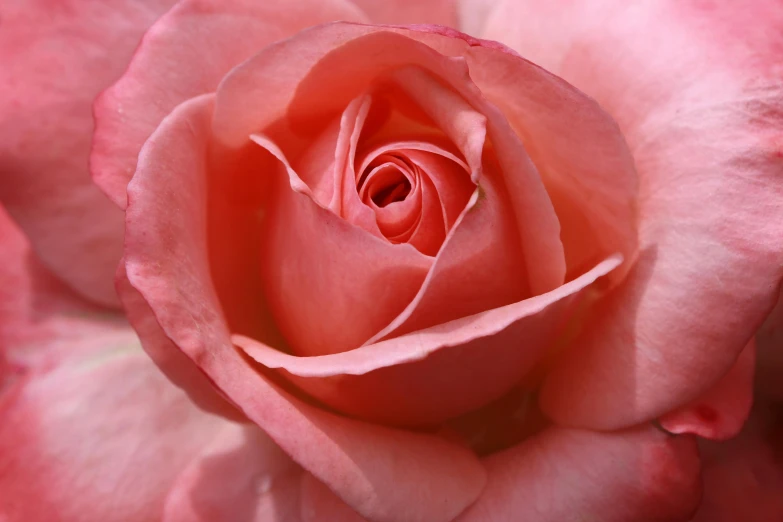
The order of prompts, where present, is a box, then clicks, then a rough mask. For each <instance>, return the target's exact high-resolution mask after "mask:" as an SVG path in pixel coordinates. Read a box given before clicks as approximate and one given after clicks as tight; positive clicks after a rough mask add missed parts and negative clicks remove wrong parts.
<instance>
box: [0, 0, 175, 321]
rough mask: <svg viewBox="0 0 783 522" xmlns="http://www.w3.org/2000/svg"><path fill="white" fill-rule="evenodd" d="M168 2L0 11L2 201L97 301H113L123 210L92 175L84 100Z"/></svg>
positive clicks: (70, 279) (39, 249)
mask: <svg viewBox="0 0 783 522" xmlns="http://www.w3.org/2000/svg"><path fill="white" fill-rule="evenodd" d="M173 3H174V0H142V1H123V0H112V1H94V0H74V1H71V2H69V3H68V5H67V6H53V5H52V3H51V2H48V1H46V0H9V1H6V2H3V6H2V9H1V10H2V13H0V15H1V16H2V19H3V22H2V23H3V30H2V32H1V33H0V63H2V64H3V75H2V79H0V100H2V102H0V122H2V123H0V171H2V172H3V182H2V183H1V184H0V201H2V202H3V205H4V206H5V207H6V209H7V210H8V212H9V213H10V214H11V215H12V216H14V219H15V220H17V222H18V223H19V224H20V226H21V227H22V228H23V229H24V230H25V232H26V233H27V234H28V236H29V237H30V239H31V242H32V244H33V248H34V249H35V251H36V253H37V254H38V255H39V257H40V258H41V261H42V262H43V263H44V265H46V266H47V267H48V268H49V269H50V270H52V271H53V272H54V274H55V275H56V276H58V277H59V278H61V279H62V280H63V281H65V282H66V283H67V284H68V285H69V286H70V287H71V288H74V289H76V290H77V291H78V292H79V293H80V294H82V295H84V296H85V297H87V298H89V299H91V300H93V301H95V302H97V303H100V304H105V305H110V306H117V305H118V301H117V295H116V292H115V291H114V286H113V284H112V281H113V274H114V269H115V268H116V266H117V262H118V261H119V258H120V256H121V252H122V213H121V212H119V211H118V210H117V209H116V208H114V206H113V205H112V204H111V202H109V201H108V200H106V198H105V197H104V196H103V194H101V193H100V191H99V190H98V189H97V188H96V187H94V186H93V184H92V181H91V180H90V175H89V170H88V158H89V149H90V136H91V134H92V129H93V123H92V113H91V110H90V108H91V106H92V102H93V99H94V98H95V96H96V95H97V94H98V93H99V92H100V90H101V89H103V88H105V87H106V86H108V85H109V84H110V83H111V82H112V81H114V80H115V79H116V78H117V77H118V76H119V75H120V74H121V73H122V71H123V69H124V68H125V65H126V64H127V62H128V60H129V59H130V56H131V54H132V52H133V49H134V47H135V46H136V45H137V43H138V40H139V38H140V37H141V35H142V34H143V32H144V31H145V30H146V29H147V27H149V25H150V24H152V22H153V21H154V20H155V18H157V17H158V16H159V15H160V14H161V13H162V12H164V11H165V10H166V9H167V8H168V7H169V6H170V5H172V4H173ZM87 253H89V254H87Z"/></svg>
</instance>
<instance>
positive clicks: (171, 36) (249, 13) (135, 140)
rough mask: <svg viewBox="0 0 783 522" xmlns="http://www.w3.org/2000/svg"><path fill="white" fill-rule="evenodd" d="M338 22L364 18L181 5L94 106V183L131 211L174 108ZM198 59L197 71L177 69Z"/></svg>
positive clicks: (332, 4)
mask: <svg viewBox="0 0 783 522" xmlns="http://www.w3.org/2000/svg"><path fill="white" fill-rule="evenodd" d="M333 20H352V21H358V22H361V21H365V20H366V19H365V17H364V16H363V14H362V13H361V12H360V11H359V10H358V9H357V8H356V7H354V6H353V5H352V4H351V3H350V2H348V1H344V0H325V1H324V0H317V1H314V0H298V1H296V2H288V1H285V0H271V1H270V0H265V1H264V2H255V1H252V0H231V1H229V2H223V1H220V0H184V1H182V2H179V3H177V5H176V6H175V7H174V8H173V9H171V10H170V11H169V12H168V13H166V14H165V15H164V16H163V17H161V18H160V19H159V20H158V21H157V22H156V23H155V25H153V26H152V27H151V28H150V29H149V31H148V32H147V33H146V35H145V36H144V39H143V41H142V43H141V45H140V46H139V48H138V49H137V50H136V52H135V54H134V56H133V59H132V60H131V62H130V65H129V66H128V69H127V71H125V74H124V75H123V76H122V77H121V78H120V79H119V80H118V81H117V82H116V83H115V84H114V85H112V86H111V87H110V88H109V89H107V90H106V91H104V92H103V93H102V94H101V96H100V97H99V98H98V99H97V100H96V102H95V118H96V122H97V123H96V131H95V137H94V142H93V149H92V154H91V158H90V163H91V170H92V175H93V178H94V179H95V182H96V183H97V184H98V185H99V186H100V187H101V188H102V189H103V190H104V191H105V192H106V193H107V194H108V195H109V197H110V198H111V199H112V201H114V202H115V203H116V204H117V205H118V206H120V207H121V208H125V206H126V204H127V202H126V195H125V188H126V186H127V185H128V182H129V181H130V179H131V177H132V176H133V173H134V171H135V170H136V160H137V156H138V154H139V151H140V150H141V148H142V145H143V144H144V142H145V141H146V140H147V138H149V136H150V135H151V134H152V131H154V130H155V128H156V127H157V126H158V124H159V123H160V122H161V121H162V120H163V118H164V117H165V116H166V115H167V114H168V113H169V112H171V110H172V109H174V107H176V106H177V105H178V104H180V103H182V102H184V101H185V100H187V99H189V98H192V97H194V96H198V95H201V94H207V93H210V92H214V91H215V89H216V88H217V86H218V83H219V82H220V81H221V80H222V78H223V77H224V76H225V74H226V73H227V72H228V71H230V70H231V69H232V68H233V67H234V66H236V65H238V64H240V63H242V62H243V61H244V60H245V59H247V58H249V57H250V56H251V55H252V54H253V53H255V52H257V51H258V50H260V49H263V48H264V47H265V46H266V45H268V44H270V43H272V42H275V41H277V40H281V39H284V38H287V37H289V36H291V35H293V34H295V33H297V32H298V31H301V30H302V29H305V28H307V27H310V26H313V25H318V24H321V23H325V22H331V21H333ZM236 35H242V37H241V38H237V37H236ZM194 61H195V62H196V63H198V64H199V66H198V67H185V66H176V67H172V65H171V64H172V63H174V64H186V63H190V62H194Z"/></svg>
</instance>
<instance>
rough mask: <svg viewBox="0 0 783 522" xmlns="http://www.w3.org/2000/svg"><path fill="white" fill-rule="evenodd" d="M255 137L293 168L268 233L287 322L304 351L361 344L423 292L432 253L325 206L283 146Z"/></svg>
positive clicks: (271, 272)
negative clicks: (383, 236)
mask: <svg viewBox="0 0 783 522" xmlns="http://www.w3.org/2000/svg"><path fill="white" fill-rule="evenodd" d="M253 139H254V140H255V141H256V142H257V143H258V144H259V145H262V146H263V147H265V148H266V149H267V150H269V151H270V153H272V154H273V155H275V156H276V157H277V159H278V160H280V161H281V162H283V166H284V167H285V169H286V170H287V171H288V175H287V176H285V177H283V176H280V177H279V179H278V180H277V182H276V183H275V185H274V189H273V191H274V192H273V196H272V203H271V206H270V208H269V209H267V212H268V217H267V218H266V229H265V230H264V234H265V237H264V238H263V241H264V247H263V251H264V259H263V268H262V271H263V278H264V281H265V283H266V286H265V290H266V295H267V297H268V299H269V301H270V306H271V309H272V311H273V313H274V315H275V319H276V322H277V324H278V326H279V328H280V330H281V331H282V332H283V334H284V335H285V337H286V340H287V341H288V343H289V344H290V345H291V347H292V349H293V350H294V351H296V352H298V353H301V354H303V355H322V354H326V353H337V352H341V351H345V350H350V349H352V348H355V347H358V346H360V345H361V344H362V343H363V342H364V341H366V340H367V339H368V338H369V337H370V336H372V335H373V334H374V333H375V332H377V331H378V330H379V329H381V328H382V327H383V326H384V325H385V324H387V323H388V322H389V321H391V320H392V319H393V318H394V317H395V316H396V315H397V314H398V313H400V312H401V311H402V310H403V308H404V307H405V305H406V304H407V303H408V302H410V300H411V299H412V298H413V296H414V295H416V292H417V291H418V289H419V287H420V286H421V283H422V281H423V280H424V277H425V276H426V275H427V271H428V270H429V267H430V265H431V262H432V261H431V259H430V258H428V257H427V256H424V255H423V254H421V253H420V252H418V251H417V250H415V249H414V248H413V247H412V246H410V245H407V244H399V245H394V244H391V243H389V242H388V241H386V240H385V239H381V238H378V237H375V236H373V235H371V234H369V233H368V232H367V231H366V230H362V229H360V228H358V227H356V226H354V225H352V224H350V223H349V222H347V221H345V220H344V219H342V218H341V217H339V216H337V215H336V214H334V213H333V212H331V211H330V210H327V209H325V208H323V207H321V206H319V205H318V204H317V203H316V202H315V201H314V200H313V198H312V196H311V194H310V192H309V189H308V188H307V187H306V186H305V185H304V183H302V181H301V179H299V177H298V176H297V175H296V173H294V172H293V170H291V168H290V165H289V164H288V163H287V161H286V158H284V157H282V156H281V152H280V151H279V149H275V147H274V145H273V144H271V143H270V142H268V141H266V140H264V139H263V138H262V137H259V136H254V138H253ZM271 174H272V173H269V174H267V175H271ZM357 198H358V196H357ZM365 208H368V207H365ZM290 296H297V298H296V299H292V298H291V297H290ZM349 317H352V319H351V320H350V321H346V318H349Z"/></svg>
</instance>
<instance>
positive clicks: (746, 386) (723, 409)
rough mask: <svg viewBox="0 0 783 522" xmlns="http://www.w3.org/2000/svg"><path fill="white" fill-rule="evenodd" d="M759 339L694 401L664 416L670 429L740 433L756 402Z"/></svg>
mask: <svg viewBox="0 0 783 522" xmlns="http://www.w3.org/2000/svg"><path fill="white" fill-rule="evenodd" d="M755 365H756V343H755V341H753V340H751V341H750V343H748V345H747V346H746V347H745V349H744V350H743V351H742V353H741V354H740V356H739V359H737V362H735V363H734V366H733V367H732V368H731V370H729V372H728V373H727V374H726V375H724V376H723V378H722V379H721V380H720V381H718V382H717V383H716V384H715V386H713V387H712V388H711V389H709V390H707V392H705V393H704V394H703V395H702V396H701V397H699V398H698V399H696V400H695V401H694V402H693V403H691V404H688V405H686V406H683V407H681V408H678V409H677V410H675V411H673V412H670V413H667V414H666V415H664V416H663V417H661V419H660V424H661V426H662V427H663V428H664V429H665V430H666V431H668V432H669V433H676V434H681V433H691V434H693V435H698V436H700V437H702V438H705V439H714V440H726V439H730V438H732V437H734V436H735V435H737V434H738V433H739V432H740V430H741V429H742V426H743V424H745V421H746V420H747V419H748V415H750V408H751V406H752V405H753V376H754V368H755Z"/></svg>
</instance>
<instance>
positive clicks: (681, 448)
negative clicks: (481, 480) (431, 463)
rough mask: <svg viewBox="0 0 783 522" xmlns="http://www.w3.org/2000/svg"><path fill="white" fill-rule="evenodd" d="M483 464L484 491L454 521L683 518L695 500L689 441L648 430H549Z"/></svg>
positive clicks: (696, 479)
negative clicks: (485, 483)
mask: <svg viewBox="0 0 783 522" xmlns="http://www.w3.org/2000/svg"><path fill="white" fill-rule="evenodd" d="M483 462H484V465H485V466H486V467H487V472H488V474H489V480H488V482H487V486H486V488H485V489H484V492H483V493H482V496H481V497H480V498H479V500H478V501H477V502H476V503H475V504H474V505H472V506H471V507H470V508H469V509H468V510H467V511H466V512H465V513H464V514H463V515H462V516H460V517H458V518H457V522H490V521H495V520H506V519H509V518H513V519H519V520H536V521H541V522H559V521H563V520H579V519H580V518H582V519H586V520H592V519H595V520H601V521H602V522H627V521H629V520H633V521H639V522H653V521H659V520H688V518H689V515H690V514H691V513H693V511H694V510H695V509H696V508H697V507H698V505H699V501H700V498H701V480H700V479H701V477H700V475H699V466H700V463H699V453H698V449H697V446H696V441H695V439H694V438H693V437H688V436H679V437H672V436H669V435H666V434H664V433H662V432H661V431H659V430H657V429H655V428H653V427H652V426H645V427H638V428H634V429H630V430H625V431H620V432H614V433H601V432H590V431H581V430H568V429H563V428H557V427H553V428H549V429H547V430H545V431H543V432H542V433H540V434H539V435H536V436H534V437H531V438H529V439H527V440H525V441H524V442H522V443H521V444H519V445H518V446H516V447H513V448H511V449H508V450H505V451H501V452H499V453H495V454H493V455H490V456H489V457H486V458H484V459H483Z"/></svg>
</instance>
